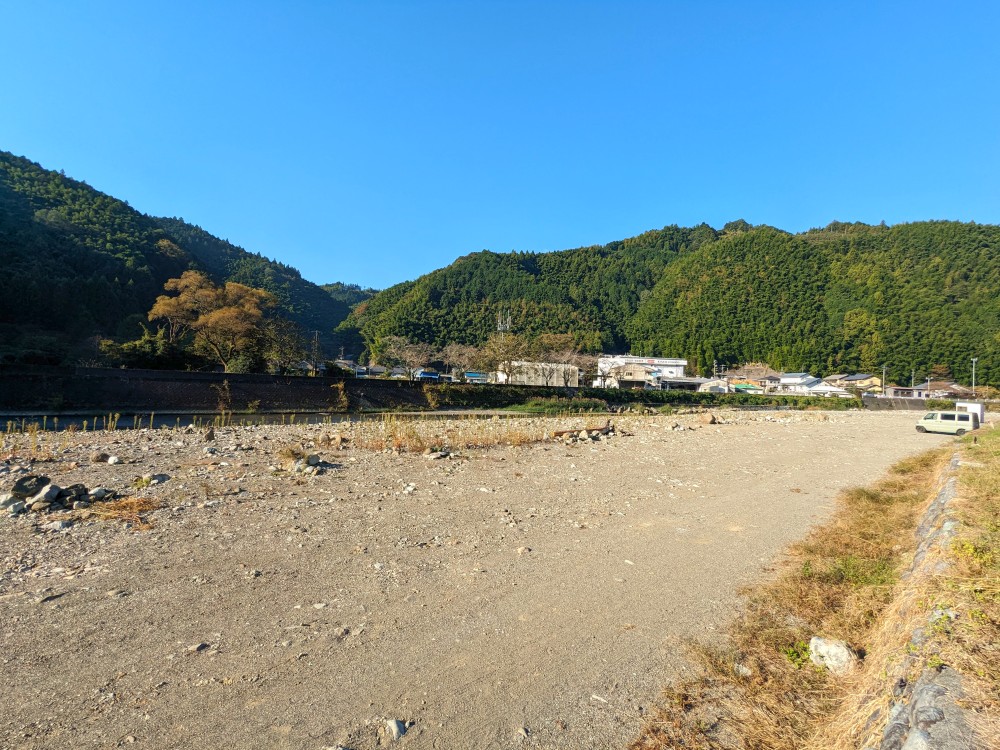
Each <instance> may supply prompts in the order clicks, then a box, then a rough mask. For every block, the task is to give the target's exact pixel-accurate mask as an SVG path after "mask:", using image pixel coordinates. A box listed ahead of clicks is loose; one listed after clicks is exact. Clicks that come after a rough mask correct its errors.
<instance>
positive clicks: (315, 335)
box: [312, 331, 319, 374]
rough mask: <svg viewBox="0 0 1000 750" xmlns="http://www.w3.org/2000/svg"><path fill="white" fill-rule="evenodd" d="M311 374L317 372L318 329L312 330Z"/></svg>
mask: <svg viewBox="0 0 1000 750" xmlns="http://www.w3.org/2000/svg"><path fill="white" fill-rule="evenodd" d="M312 355H313V356H312V360H313V374H316V373H318V372H319V331H313V350H312Z"/></svg>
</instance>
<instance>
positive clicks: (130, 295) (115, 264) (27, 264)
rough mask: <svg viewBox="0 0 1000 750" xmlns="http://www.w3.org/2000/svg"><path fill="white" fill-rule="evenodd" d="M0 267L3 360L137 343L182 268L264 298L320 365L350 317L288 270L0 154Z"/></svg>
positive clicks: (346, 307) (69, 357)
mask: <svg viewBox="0 0 1000 750" xmlns="http://www.w3.org/2000/svg"><path fill="white" fill-rule="evenodd" d="M0 258H2V260H3V267H4V273H3V274H2V276H0V362H24V363H48V364H55V363H60V362H68V361H77V360H84V361H86V360H87V359H88V358H90V357H92V356H93V354H94V351H95V347H94V344H93V339H94V337H109V338H115V339H119V340H124V339H127V338H134V337H136V336H138V335H139V334H140V333H141V327H140V324H143V323H145V324H147V325H148V323H147V322H146V314H147V312H148V311H149V309H150V307H152V305H153V302H154V301H155V299H156V297H157V296H158V295H159V294H162V293H163V284H164V282H166V280H167V279H169V278H173V277H177V276H179V275H180V274H181V273H183V272H184V271H185V270H188V269H195V270H201V271H204V272H206V273H207V274H208V275H209V276H210V277H211V278H212V279H213V281H215V282H216V283H222V282H225V281H237V282H240V283H243V284H247V285H249V286H254V287H258V288H262V289H266V290H267V291H269V292H271V293H272V294H274V295H275V297H277V299H278V301H279V308H280V312H281V313H282V314H283V315H285V316H286V317H288V318H289V319H291V320H293V321H294V322H296V323H297V324H298V325H299V326H300V327H301V329H302V330H303V332H304V333H305V334H307V335H309V336H311V335H312V333H313V331H319V332H320V336H321V341H322V343H323V345H324V349H325V350H326V351H327V353H328V356H332V355H333V354H334V348H335V347H336V346H337V344H339V338H338V337H336V336H335V335H334V334H333V329H334V328H335V327H336V326H337V325H338V324H339V323H340V322H341V321H342V320H343V319H344V318H345V317H346V316H347V315H348V313H349V311H350V308H351V303H350V302H348V301H345V300H344V299H342V298H338V297H337V296H336V295H333V294H330V293H328V292H326V291H324V290H323V289H322V288H321V287H319V286H317V285H316V284H313V283H311V282H309V281H306V280H304V279H303V278H302V277H301V275H300V274H299V272H298V271H297V270H295V269H294V268H292V267H290V266H287V265H285V264H283V263H279V262H276V261H272V260H269V259H267V258H264V257H262V256H260V255H259V254H255V253H250V252H247V251H246V250H244V249H243V248H240V247H237V246H235V245H233V244H231V243H229V242H227V241H225V240H221V239H219V238H217V237H214V236H213V235H211V234H209V233H208V232H206V231H204V230H203V229H201V228H200V227H196V226H193V225H191V224H187V223H186V222H184V221H183V220H181V219H168V218H157V217H153V216H147V215H145V214H142V213H140V212H138V211H136V210H134V209H133V208H132V207H131V206H129V205H128V203H126V202H125V201H121V200H118V199H116V198H113V197H111V196H109V195H106V194H104V193H101V192H100V191H98V190H95V189H94V188H92V187H91V186H90V185H88V184H87V183H85V182H81V181H78V180H73V179H70V178H68V177H66V176H65V175H64V174H62V173H59V172H53V171H51V170H47V169H44V168H42V167H41V166H40V165H38V164H36V163H35V162H32V161H30V160H28V159H25V158H22V157H18V156H15V155H13V154H10V153H7V152H2V151H0Z"/></svg>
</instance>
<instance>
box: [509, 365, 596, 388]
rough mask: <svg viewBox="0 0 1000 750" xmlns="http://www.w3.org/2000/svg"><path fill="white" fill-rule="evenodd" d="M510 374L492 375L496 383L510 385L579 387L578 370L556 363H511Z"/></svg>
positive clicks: (577, 368) (573, 366)
mask: <svg viewBox="0 0 1000 750" xmlns="http://www.w3.org/2000/svg"><path fill="white" fill-rule="evenodd" d="M510 364H511V372H510V374H508V373H506V372H495V373H493V380H494V381H495V382H497V383H509V384H510V385H551V386H563V387H567V388H578V387H579V386H580V368H579V367H577V366H576V365H567V364H560V363H557V362H511V363H510Z"/></svg>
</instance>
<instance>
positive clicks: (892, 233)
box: [341, 221, 1000, 383]
mask: <svg viewBox="0 0 1000 750" xmlns="http://www.w3.org/2000/svg"><path fill="white" fill-rule="evenodd" d="M998 290H1000V227H996V226H991V225H980V224H961V223H957V222H918V223H914V224H905V225H899V226H895V227H886V226H868V225H864V224H843V223H839V222H834V223H833V224H831V225H829V226H828V227H826V228H825V229H819V230H811V231H809V232H805V233H802V234H797V235H793V234H789V233H787V232H782V231H780V230H778V229H774V228H771V227H757V228H754V227H751V226H750V225H749V224H747V223H746V222H742V221H738V222H731V223H730V224H727V225H726V226H725V227H724V228H723V230H722V231H721V232H717V231H716V230H714V229H712V228H711V227H708V226H706V225H702V226H699V227H694V228H688V229H685V228H681V227H666V228H664V229H662V230H656V231H651V232H646V233H645V234H642V235H640V236H638V237H634V238H631V239H628V240H623V241H621V242H614V243H611V244H609V245H606V246H603V247H590V248H580V249H577V250H565V251H561V252H552V253H543V254H534V253H508V254H497V253H491V252H485V251H484V252H481V253H475V254H473V255H469V256H466V257H464V258H460V259H459V260H457V261H456V262H455V263H453V264H451V265H450V266H448V267H446V268H443V269H440V270H438V271H434V272H432V273H430V274H427V275H426V276H422V277H421V278H419V279H417V280H416V281H411V282H406V283H405V284H400V285H398V286H395V287H392V288H390V289H387V290H385V291H383V292H380V293H379V294H377V295H375V296H374V297H373V298H372V299H371V300H369V301H367V302H364V303H362V304H360V305H358V307H357V308H356V309H355V311H354V313H353V314H352V315H351V316H350V317H349V318H348V319H347V320H346V321H345V322H344V323H343V324H342V326H341V329H342V330H345V331H350V330H353V331H355V332H356V333H357V335H359V336H361V337H362V338H363V339H364V340H366V341H369V342H372V341H377V340H378V339H379V338H380V337H382V336H386V335H402V336H406V337H409V338H411V339H416V340H422V341H428V342H431V343H433V344H435V345H438V346H440V345H443V344H446V343H449V342H452V341H457V342H462V343H470V344H481V343H483V341H485V339H486V338H487V337H488V336H489V334H490V333H491V332H492V331H493V330H495V326H496V315H497V313H498V312H500V311H509V312H510V313H511V318H512V323H513V325H512V329H513V331H515V332H518V333H521V334H524V335H526V336H529V337H530V336H534V335H537V334H539V333H544V332H552V333H565V332H570V333H573V334H574V335H575V336H576V338H577V341H578V343H579V344H580V345H581V346H583V347H585V348H588V349H591V350H594V351H596V350H600V349H603V350H617V351H632V352H635V353H644V354H651V355H652V354H659V355H665V356H685V357H687V358H688V359H689V360H690V361H691V364H692V368H693V369H694V370H695V371H696V372H701V373H709V372H711V368H712V362H713V360H717V361H718V362H719V364H730V365H731V364H736V363H740V362H745V361H767V362H769V363H770V364H772V365H773V366H775V367H779V368H784V369H800V368H801V369H808V370H810V371H812V372H814V373H818V374H829V373H832V372H835V371H842V370H847V371H856V370H869V371H881V368H882V366H883V365H888V367H889V375H890V378H894V379H896V380H898V381H902V382H909V379H910V374H911V371H912V370H915V371H916V376H917V377H918V378H919V377H924V376H926V374H927V373H928V372H929V370H930V369H931V368H932V367H934V366H937V369H938V371H943V370H944V369H945V368H947V369H949V370H951V371H952V372H953V374H954V375H955V376H956V377H960V378H962V379H963V380H965V381H966V382H968V380H969V375H970V373H969V370H970V369H971V363H970V358H971V357H974V356H975V357H979V363H978V369H977V373H978V380H979V382H980V383H985V382H987V379H998V378H1000V366H998V358H997V354H998V349H1000V338H998V337H1000V295H998V293H997V292H998Z"/></svg>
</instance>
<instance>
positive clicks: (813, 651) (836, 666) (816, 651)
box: [809, 636, 858, 675]
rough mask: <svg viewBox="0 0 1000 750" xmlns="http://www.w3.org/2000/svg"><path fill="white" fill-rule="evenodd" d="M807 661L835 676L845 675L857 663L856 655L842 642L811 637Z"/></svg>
mask: <svg viewBox="0 0 1000 750" xmlns="http://www.w3.org/2000/svg"><path fill="white" fill-rule="evenodd" d="M809 659H810V660H811V661H812V663H813V664H816V665H817V666H820V667H826V668H827V669H829V670H830V671H831V672H833V673H834V674H836V675H843V674H847V673H848V672H850V671H851V670H852V669H854V667H855V665H856V664H857V662H858V656H857V654H855V653H854V651H853V650H851V647H850V646H848V645H847V644H846V643H844V641H835V640H829V639H826V638H820V637H819V636H813V637H812V639H811V640H810V641H809Z"/></svg>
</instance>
